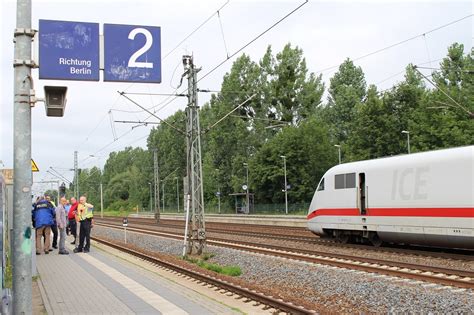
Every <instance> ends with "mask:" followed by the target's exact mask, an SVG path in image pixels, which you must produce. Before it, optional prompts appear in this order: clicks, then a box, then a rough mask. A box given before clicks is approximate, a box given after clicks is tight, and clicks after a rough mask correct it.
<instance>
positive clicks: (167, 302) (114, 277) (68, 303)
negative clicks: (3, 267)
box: [36, 245, 240, 315]
mask: <svg viewBox="0 0 474 315" xmlns="http://www.w3.org/2000/svg"><path fill="white" fill-rule="evenodd" d="M70 246H72V245H70ZM69 251H70V254H69V255H58V252H57V250H55V251H53V252H51V253H50V254H49V255H45V254H42V255H40V256H36V259H37V268H38V273H39V285H40V290H41V295H42V298H43V301H44V304H45V308H46V311H47V312H48V314H176V315H178V314H236V313H240V312H236V311H235V309H234V310H233V309H231V308H230V307H228V306H226V305H224V304H222V303H219V302H216V301H214V300H212V299H209V298H208V297H206V296H203V295H200V294H198V293H197V292H196V291H195V290H190V289H188V288H186V287H184V286H182V285H179V284H177V283H174V282H173V281H169V280H167V279H164V278H162V277H158V276H156V275H155V274H153V273H152V272H149V271H146V270H144V269H143V268H140V270H138V269H137V267H136V266H133V265H131V264H129V263H126V262H125V261H124V260H122V259H120V258H118V257H115V256H113V255H110V254H108V253H106V252H103V251H101V250H99V249H98V248H95V247H93V248H92V249H91V252H90V253H78V254H74V253H72V247H71V248H69Z"/></svg>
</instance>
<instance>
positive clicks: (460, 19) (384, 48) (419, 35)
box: [315, 14, 474, 73]
mask: <svg viewBox="0 0 474 315" xmlns="http://www.w3.org/2000/svg"><path fill="white" fill-rule="evenodd" d="M473 15H474V14H469V15H467V16H464V17H462V18H459V19H457V20H454V21H451V22H449V23H446V24H443V25H441V26H438V27H436V28H433V29H431V30H429V31H426V32H424V33H421V34H418V35H415V36H412V37H410V38H407V39H404V40H402V41H399V42H396V43H394V44H391V45H389V46H386V47H383V48H380V49H377V50H375V51H372V52H369V53H367V54H365V55H362V56H359V57H357V58H354V59H352V61H358V60H361V59H364V58H367V57H370V56H372V55H375V54H378V53H380V52H382V51H385V50H388V49H391V48H394V47H397V46H400V45H402V44H405V43H407V42H409V41H412V40H414V39H417V38H418V37H421V36H425V35H426V34H430V33H433V32H436V31H439V30H440V29H443V28H445V27H448V26H451V25H453V24H456V23H459V22H461V21H463V20H465V19H468V18H470V17H472V16H473ZM339 66H340V65H339V64H338V65H334V66H331V67H327V68H324V69H322V70H318V71H316V72H315V73H323V72H326V71H329V70H332V69H336V68H338V67H339Z"/></svg>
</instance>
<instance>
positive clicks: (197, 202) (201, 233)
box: [183, 56, 206, 255]
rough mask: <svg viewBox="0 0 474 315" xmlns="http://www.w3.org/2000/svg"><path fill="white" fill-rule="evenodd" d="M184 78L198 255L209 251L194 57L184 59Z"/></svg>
mask: <svg viewBox="0 0 474 315" xmlns="http://www.w3.org/2000/svg"><path fill="white" fill-rule="evenodd" d="M183 65H184V70H185V75H186V76H187V79H188V106H187V108H186V150H187V159H186V161H187V179H188V194H189V195H190V196H191V202H190V215H189V216H188V224H189V226H190V227H191V228H190V229H189V230H188V234H187V253H188V254H192V253H193V252H196V253H197V254H198V255H200V254H202V253H203V252H205V251H206V229H205V224H204V193H203V180H202V161H201V130H200V126H199V107H198V100H197V73H198V72H199V71H200V70H201V69H198V68H196V67H195V65H194V63H193V57H192V56H183Z"/></svg>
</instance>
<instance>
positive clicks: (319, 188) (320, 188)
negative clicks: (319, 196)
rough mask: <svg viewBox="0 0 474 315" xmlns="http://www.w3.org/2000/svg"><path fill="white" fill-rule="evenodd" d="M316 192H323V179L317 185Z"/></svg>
mask: <svg viewBox="0 0 474 315" xmlns="http://www.w3.org/2000/svg"><path fill="white" fill-rule="evenodd" d="M317 190H318V191H321V190H324V177H323V178H321V181H320V182H319V185H318V189H317Z"/></svg>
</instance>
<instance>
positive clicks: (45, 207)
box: [32, 197, 56, 255]
mask: <svg viewBox="0 0 474 315" xmlns="http://www.w3.org/2000/svg"><path fill="white" fill-rule="evenodd" d="M55 215H56V213H55V211H54V206H53V205H52V204H51V202H49V201H47V200H46V199H45V198H44V197H41V198H40V200H39V201H38V202H36V204H35V207H34V209H33V213H32V216H33V222H34V227H35V229H36V255H40V254H41V243H42V242H41V237H42V236H43V233H44V238H45V242H44V253H45V254H49V246H50V245H51V226H52V225H53V218H54V217H55Z"/></svg>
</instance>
